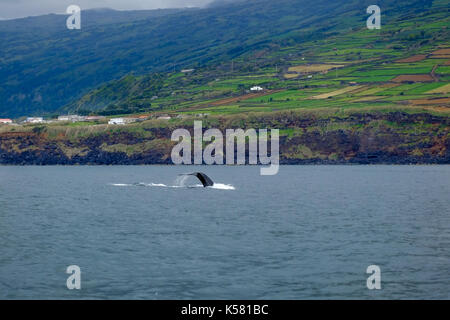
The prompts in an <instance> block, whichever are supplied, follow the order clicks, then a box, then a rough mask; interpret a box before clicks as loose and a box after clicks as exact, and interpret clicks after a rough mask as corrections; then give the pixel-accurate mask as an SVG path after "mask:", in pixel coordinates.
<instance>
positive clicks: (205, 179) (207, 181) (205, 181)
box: [181, 172, 214, 187]
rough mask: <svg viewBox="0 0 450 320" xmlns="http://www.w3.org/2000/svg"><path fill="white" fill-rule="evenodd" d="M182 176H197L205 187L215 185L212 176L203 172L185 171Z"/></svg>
mask: <svg viewBox="0 0 450 320" xmlns="http://www.w3.org/2000/svg"><path fill="white" fill-rule="evenodd" d="M181 176H196V177H197V178H198V179H199V180H200V182H201V183H202V184H203V186H204V187H212V186H213V185H214V182H213V181H212V180H211V178H210V177H208V176H207V175H206V174H204V173H202V172H193V173H185V174H181Z"/></svg>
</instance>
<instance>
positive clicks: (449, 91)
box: [426, 83, 450, 94]
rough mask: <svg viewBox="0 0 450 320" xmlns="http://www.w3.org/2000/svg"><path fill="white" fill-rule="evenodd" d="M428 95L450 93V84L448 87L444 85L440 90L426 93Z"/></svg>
mask: <svg viewBox="0 0 450 320" xmlns="http://www.w3.org/2000/svg"><path fill="white" fill-rule="evenodd" d="M426 93H428V94H434V93H450V83H449V84H446V85H443V86H441V87H439V88H436V89H433V90H430V91H428V92H426Z"/></svg>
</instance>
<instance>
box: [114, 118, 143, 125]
mask: <svg viewBox="0 0 450 320" xmlns="http://www.w3.org/2000/svg"><path fill="white" fill-rule="evenodd" d="M136 121H138V119H136V118H112V119H110V120H109V122H108V124H118V125H124V124H129V123H133V122H136Z"/></svg>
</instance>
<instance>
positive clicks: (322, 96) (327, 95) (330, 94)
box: [312, 86, 364, 99]
mask: <svg viewBox="0 0 450 320" xmlns="http://www.w3.org/2000/svg"><path fill="white" fill-rule="evenodd" d="M363 87H364V86H351V87H346V88H343V89H339V90H336V91H332V92H327V93H323V94H319V95H317V96H314V97H312V99H328V98H331V97H335V96H339V95H341V94H344V93H349V92H352V91H356V90H358V89H361V88H363Z"/></svg>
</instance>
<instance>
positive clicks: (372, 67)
mask: <svg viewBox="0 0 450 320" xmlns="http://www.w3.org/2000/svg"><path fill="white" fill-rule="evenodd" d="M383 17H384V16H383ZM364 22H365V21H364V20H363V21H360V22H358V23H357V24H355V26H354V27H353V28H351V29H344V30H343V31H341V32H339V33H337V32H327V33H324V34H323V35H322V36H325V38H323V39H319V40H317V39H316V38H314V40H304V41H294V40H292V39H290V38H289V37H287V38H283V40H282V41H283V42H282V43H283V44H276V43H275V42H273V43H272V45H271V46H270V47H267V48H264V49H261V50H256V51H251V52H249V53H245V54H243V55H241V56H239V57H236V58H234V59H233V61H229V60H223V61H221V62H219V63H217V64H211V65H209V66H208V67H200V68H196V70H194V72H185V73H183V72H169V73H161V74H154V75H153V76H133V75H128V76H126V77H124V78H122V79H121V80H119V81H113V82H111V83H108V84H106V85H102V86H100V87H99V88H98V89H96V90H94V91H92V92H90V93H88V94H87V95H85V96H84V97H83V98H82V99H80V100H78V101H75V102H73V103H71V104H69V105H68V106H66V108H65V110H70V111H72V112H78V113H89V110H92V111H94V112H98V113H100V114H104V115H113V114H127V113H128V114H130V113H158V112H161V113H162V112H165V113H167V112H169V113H186V114H190V113H198V112H201V113H205V112H206V113H211V114H224V113H242V112H256V111H265V112H267V111H274V110H283V109H296V108H310V109H311V108H321V107H339V108H358V107H385V108H386V107H390V108H395V107H396V106H405V105H410V106H415V105H421V106H429V107H430V108H437V107H441V106H445V105H449V101H448V99H447V98H448V96H449V94H448V93H449V91H448V90H447V89H446V88H447V85H448V83H449V73H448V68H449V67H448V61H450V52H447V51H446V49H442V48H446V47H450V36H449V31H448V28H447V26H448V25H450V15H449V8H447V6H446V5H445V3H444V2H442V1H441V2H435V3H434V4H433V6H432V7H431V8H428V9H427V10H424V11H420V12H416V10H415V8H414V7H412V8H409V7H405V11H404V12H402V13H401V14H400V13H399V14H397V15H393V16H391V18H390V19H384V18H383V22H382V29H381V30H368V29H367V28H366V27H365V23H364ZM305 32H306V31H305ZM286 39H288V40H286ZM280 41H281V40H280ZM440 48H441V49H440ZM149 77H150V78H151V77H153V78H156V79H157V85H155V84H154V83H152V84H149ZM254 85H259V86H262V87H264V88H265V89H267V90H266V91H265V92H263V93H260V94H250V95H249V94H248V93H247V91H248V89H249V88H251V87H252V86H254Z"/></svg>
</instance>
